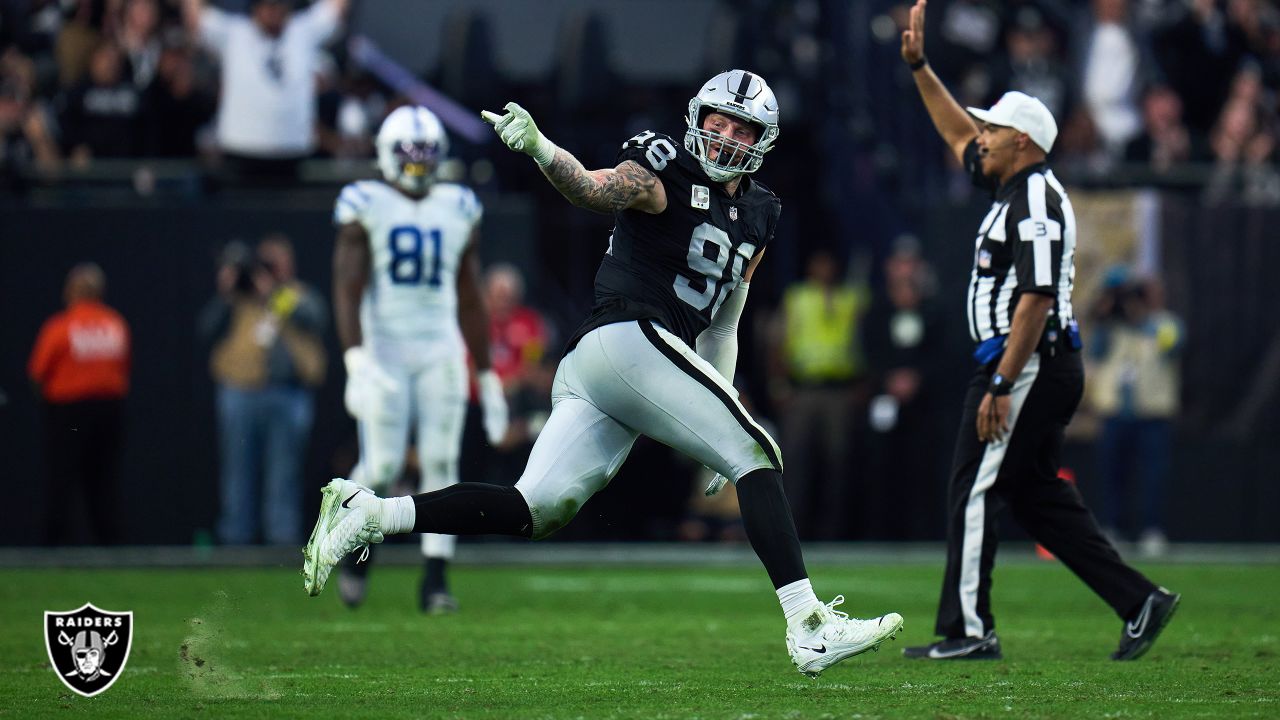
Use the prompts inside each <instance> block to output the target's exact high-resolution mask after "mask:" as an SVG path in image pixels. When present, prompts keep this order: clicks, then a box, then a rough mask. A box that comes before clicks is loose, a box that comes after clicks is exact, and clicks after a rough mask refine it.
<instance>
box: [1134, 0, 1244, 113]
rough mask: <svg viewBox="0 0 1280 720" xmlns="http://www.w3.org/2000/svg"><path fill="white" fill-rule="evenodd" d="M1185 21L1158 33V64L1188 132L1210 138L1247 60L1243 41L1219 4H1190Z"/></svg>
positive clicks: (1200, 0) (1199, 0)
mask: <svg viewBox="0 0 1280 720" xmlns="http://www.w3.org/2000/svg"><path fill="white" fill-rule="evenodd" d="M1187 5H1188V7H1187V9H1186V12H1185V14H1184V15H1183V17H1182V19H1181V20H1179V21H1177V22H1176V23H1174V24H1172V25H1171V26H1169V27H1168V28H1166V29H1164V30H1162V31H1159V32H1157V34H1156V36H1155V38H1154V47H1155V56H1156V61H1157V63H1159V65H1160V69H1161V71H1162V72H1163V73H1164V75H1165V77H1167V78H1168V81H1169V85H1170V86H1171V87H1172V88H1173V89H1174V91H1175V92H1177V93H1178V96H1179V97H1181V98H1182V104H1183V108H1184V109H1185V113H1186V114H1185V120H1186V123H1187V127H1188V128H1189V129H1190V130H1191V132H1192V133H1194V134H1198V135H1200V136H1202V137H1203V136H1207V135H1208V134H1209V130H1210V128H1212V127H1213V125H1214V122H1215V121H1216V120H1217V117H1218V113H1219V112H1220V111H1221V109H1222V106H1223V103H1224V102H1225V101H1226V99H1227V95H1228V92H1229V89H1230V86H1231V78H1232V77H1233V76H1234V75H1235V74H1236V71H1237V70H1238V69H1239V67H1240V61H1241V59H1242V58H1243V56H1244V38H1243V37H1242V36H1241V34H1240V31H1239V29H1238V28H1237V27H1235V26H1234V25H1232V24H1230V23H1229V22H1227V18H1226V16H1225V15H1224V14H1223V12H1222V10H1221V8H1220V7H1219V3H1217V2H1215V0H1191V2H1189V3H1188V4H1187Z"/></svg>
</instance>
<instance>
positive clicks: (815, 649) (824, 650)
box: [800, 645, 827, 655]
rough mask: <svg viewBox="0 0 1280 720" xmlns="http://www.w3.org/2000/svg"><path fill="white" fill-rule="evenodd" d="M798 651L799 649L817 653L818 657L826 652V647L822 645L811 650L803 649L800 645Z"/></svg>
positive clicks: (810, 648)
mask: <svg viewBox="0 0 1280 720" xmlns="http://www.w3.org/2000/svg"><path fill="white" fill-rule="evenodd" d="M800 649H801V650H809V651H811V652H816V653H818V654H819V655H822V654H825V653H826V652H827V646H826V645H822V646H820V647H816V648H812V647H805V646H804V645H801V646H800Z"/></svg>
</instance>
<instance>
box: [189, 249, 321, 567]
mask: <svg viewBox="0 0 1280 720" xmlns="http://www.w3.org/2000/svg"><path fill="white" fill-rule="evenodd" d="M327 317H328V313H327V309H326V307H325V304H324V302H323V301H322V300H321V299H320V297H319V296H318V295H316V293H315V292H314V291H313V290H311V289H310V288H309V287H307V286H306V285H305V284H303V283H301V282H299V281H298V280H297V279H296V278H295V277H294V267H293V249H292V246H291V245H290V243H289V240H288V239H287V238H285V237H284V236H283V235H270V236H268V237H266V238H264V239H263V241H262V242H261V243H260V244H259V245H258V253H257V256H256V257H254V256H252V255H250V253H249V251H248V249H247V248H245V247H244V246H243V245H240V244H238V243H234V244H232V245H229V246H228V247H227V249H226V251H225V252H224V253H223V261H222V265H221V267H220V268H219V269H218V294H217V295H216V296H215V297H214V298H213V299H212V300H210V301H209V303H208V305H207V306H206V307H205V310H204V312H203V313H202V316H201V319H200V330H201V334H202V335H203V336H204V337H205V338H206V340H208V341H210V342H211V343H212V344H213V352H212V356H211V358H210V368H211V370H212V372H213V377H214V379H215V380H216V381H217V384H218V398H217V407H218V430H219V434H220V436H221V437H220V438H219V444H220V447H221V487H220V495H221V498H222V507H221V512H220V515H219V519H218V537H219V539H220V540H221V541H222V542H223V543H224V544H228V545H244V544H249V543H254V542H256V541H258V539H259V531H260V530H261V538H262V539H264V540H265V541H266V542H267V543H269V544H272V545H293V544H296V543H298V542H299V541H300V540H301V530H302V526H301V512H302V507H301V490H302V485H301V483H302V477H301V473H302V464H303V459H304V457H305V455H306V447H307V440H308V437H309V436H310V433H311V423H312V419H313V416H314V407H313V397H312V391H313V389H314V388H315V387H317V386H319V385H320V384H321V383H322V382H324V374H325V351H324V345H323V342H322V335H323V333H324V330H325V326H326V323H327ZM260 510H264V511H265V517H263V516H262V514H261V513H260V512H259V511H260ZM260 518H261V520H262V522H260Z"/></svg>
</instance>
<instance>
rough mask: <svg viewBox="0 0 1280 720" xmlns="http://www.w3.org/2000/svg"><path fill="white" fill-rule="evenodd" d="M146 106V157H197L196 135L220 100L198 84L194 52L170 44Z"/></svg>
mask: <svg viewBox="0 0 1280 720" xmlns="http://www.w3.org/2000/svg"><path fill="white" fill-rule="evenodd" d="M144 104H145V107H146V128H147V131H146V138H145V143H144V147H143V152H144V154H145V155H147V156H148V157H186V158H190V157H195V156H196V153H197V146H196V133H197V132H198V131H199V129H200V128H201V127H202V126H204V124H205V123H207V122H208V121H209V118H211V117H213V113H214V111H215V108H216V105H217V100H216V98H214V97H213V96H212V95H210V94H209V93H208V92H206V91H205V90H204V89H203V88H201V87H200V86H199V85H198V84H197V83H196V78H195V67H194V65H193V62H192V52H191V48H190V47H189V46H187V45H186V44H185V43H184V42H170V43H168V44H166V46H165V48H164V50H162V51H161V53H160V61H159V63H158V65H157V68H156V79H155V82H153V83H151V87H150V88H148V89H147V94H146V96H145V98H144Z"/></svg>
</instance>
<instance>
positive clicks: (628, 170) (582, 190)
mask: <svg viewBox="0 0 1280 720" xmlns="http://www.w3.org/2000/svg"><path fill="white" fill-rule="evenodd" d="M542 173H543V174H544V175H546V176H547V179H548V180H550V181H551V184H552V185H554V186H555V188H556V189H557V190H559V191H560V194H561V195H564V196H565V197H566V198H568V200H569V202H571V203H573V204H574V205H576V206H578V207H580V208H586V209H588V210H594V211H596V212H599V213H615V212H618V211H619V210H624V209H626V208H627V207H629V206H630V204H631V201H632V200H635V199H636V197H638V196H639V195H641V194H643V193H648V192H652V191H653V189H654V187H656V186H657V184H658V178H657V176H656V175H654V174H653V173H651V172H649V171H648V170H645V169H644V168H643V167H641V166H640V165H638V164H636V163H635V162H634V161H632V160H627V161H625V162H623V163H620V164H619V165H618V167H616V168H613V169H608V170H590V171H589V170H587V169H586V168H584V167H582V163H580V162H578V159H577V158H575V157H574V156H573V155H570V154H569V153H568V152H566V151H565V150H563V149H557V150H556V154H555V158H554V159H552V161H551V163H550V164H549V165H547V166H546V167H544V168H542Z"/></svg>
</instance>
